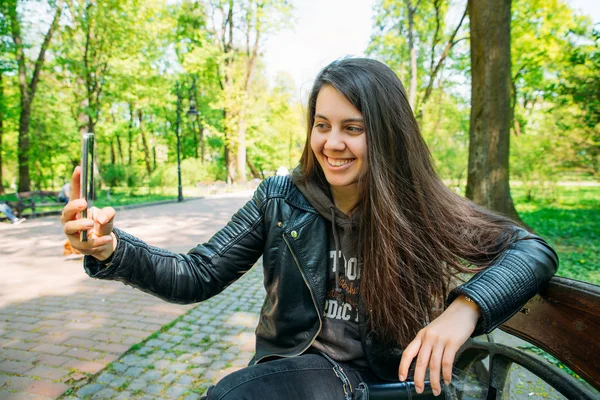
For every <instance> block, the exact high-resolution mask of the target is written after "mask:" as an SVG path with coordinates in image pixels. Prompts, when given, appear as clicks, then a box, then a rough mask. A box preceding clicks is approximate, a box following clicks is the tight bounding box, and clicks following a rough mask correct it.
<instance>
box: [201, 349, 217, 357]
mask: <svg viewBox="0 0 600 400" xmlns="http://www.w3.org/2000/svg"><path fill="white" fill-rule="evenodd" d="M202 355H203V356H205V357H212V358H215V357H220V356H221V351H219V350H218V349H214V348H213V349H209V350H207V351H205V352H203V353H202Z"/></svg>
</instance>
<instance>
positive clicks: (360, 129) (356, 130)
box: [346, 125, 364, 134]
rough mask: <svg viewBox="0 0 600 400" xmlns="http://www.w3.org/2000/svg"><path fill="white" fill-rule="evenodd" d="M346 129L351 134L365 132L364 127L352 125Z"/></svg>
mask: <svg viewBox="0 0 600 400" xmlns="http://www.w3.org/2000/svg"><path fill="white" fill-rule="evenodd" d="M346 129H347V130H348V131H349V132H351V133H354V134H357V133H362V132H364V128H363V127H362V126H356V125H350V126H348V127H346Z"/></svg>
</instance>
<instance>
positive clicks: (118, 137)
mask: <svg viewBox="0 0 600 400" xmlns="http://www.w3.org/2000/svg"><path fill="white" fill-rule="evenodd" d="M116 139H117V149H118V150H119V160H120V161H121V165H125V159H124V158H123V146H122V145H121V136H120V135H118V134H117V135H116Z"/></svg>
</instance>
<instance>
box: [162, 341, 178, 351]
mask: <svg viewBox="0 0 600 400" xmlns="http://www.w3.org/2000/svg"><path fill="white" fill-rule="evenodd" d="M173 347H175V343H168V342H167V343H163V344H161V345H160V348H161V349H163V350H171V349H172V348H173Z"/></svg>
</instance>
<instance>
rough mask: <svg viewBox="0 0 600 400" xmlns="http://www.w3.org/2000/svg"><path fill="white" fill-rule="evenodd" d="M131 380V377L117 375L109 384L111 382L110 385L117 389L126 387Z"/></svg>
mask: <svg viewBox="0 0 600 400" xmlns="http://www.w3.org/2000/svg"><path fill="white" fill-rule="evenodd" d="M129 381H131V379H130V378H126V377H124V376H117V377H116V378H115V379H113V380H112V381H111V382H110V383H109V384H110V386H112V387H114V388H116V389H125V388H126V387H127V385H128V384H129Z"/></svg>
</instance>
